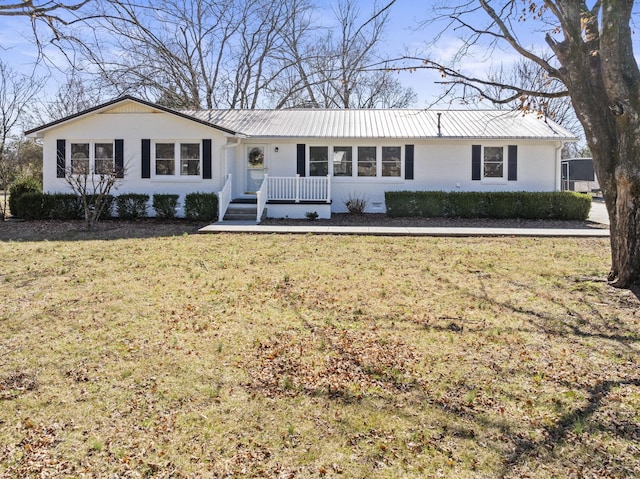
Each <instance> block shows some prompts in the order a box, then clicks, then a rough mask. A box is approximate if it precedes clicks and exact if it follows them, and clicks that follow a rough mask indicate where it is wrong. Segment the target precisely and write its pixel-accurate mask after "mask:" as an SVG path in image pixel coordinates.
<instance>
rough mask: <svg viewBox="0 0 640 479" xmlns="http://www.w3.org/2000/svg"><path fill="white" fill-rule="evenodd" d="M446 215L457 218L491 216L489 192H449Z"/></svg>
mask: <svg viewBox="0 0 640 479" xmlns="http://www.w3.org/2000/svg"><path fill="white" fill-rule="evenodd" d="M445 216H451V217H456V218H484V217H487V216H489V212H488V211H487V194H486V193H477V192H474V191H468V192H467V191H464V192H453V193H449V194H447V196H446V200H445Z"/></svg>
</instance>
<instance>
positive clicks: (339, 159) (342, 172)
mask: <svg viewBox="0 0 640 479" xmlns="http://www.w3.org/2000/svg"><path fill="white" fill-rule="evenodd" d="M352 151H353V149H352V148H351V147H350V146H335V147H334V148H333V176H353V162H352V160H353V158H352V157H353V153H352Z"/></svg>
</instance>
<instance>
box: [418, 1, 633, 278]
mask: <svg viewBox="0 0 640 479" xmlns="http://www.w3.org/2000/svg"><path fill="white" fill-rule="evenodd" d="M443 4H444V6H443ZM438 8H439V10H438V11H437V12H436V16H437V18H439V19H441V20H443V19H444V20H446V22H447V31H451V30H455V31H457V32H461V33H463V36H462V40H463V47H462V50H461V52H460V54H461V55H462V56H464V55H465V54H466V53H468V52H469V51H470V49H472V48H474V47H477V46H480V45H482V46H483V47H484V48H486V49H488V50H487V51H497V50H496V49H497V48H498V47H500V48H509V49H511V50H512V51H515V52H516V53H517V54H518V55H520V56H522V57H524V58H526V59H528V60H529V61H531V62H533V63H534V64H536V65H537V66H538V67H539V68H540V69H541V70H542V71H544V72H545V74H546V75H547V77H548V78H549V79H550V80H552V81H557V82H558V84H559V85H562V88H559V89H554V90H552V91H545V90H544V89H542V88H538V87H535V86H532V85H528V84H526V83H513V84H511V83H509V82H494V81H492V80H491V79H490V78H487V77H482V76H476V75H473V74H470V73H468V72H465V71H464V70H463V69H462V68H459V66H456V65H455V64H445V63H443V62H438V61H436V60H435V59H432V58H421V59H420V62H419V63H414V64H412V65H410V67H411V68H430V69H436V70H439V71H440V72H441V73H442V74H443V75H444V76H445V77H446V78H447V79H449V80H448V81H450V82H451V84H452V85H455V86H456V87H459V88H463V89H464V88H466V89H467V91H468V92H474V94H480V95H482V96H483V97H485V98H487V99H489V100H491V101H494V102H497V103H503V104H506V103H510V102H512V101H514V100H518V99H521V98H525V100H524V101H525V102H526V101H528V100H526V99H528V98H544V99H555V98H561V97H564V96H568V97H569V98H570V99H571V103H572V105H573V108H574V110H575V112H576V115H577V117H578V120H579V121H580V124H581V125H582V127H583V128H584V132H585V136H586V139H587V144H588V146H589V149H590V150H591V154H592V157H593V160H594V166H595V170H596V174H597V175H598V179H599V182H600V186H601V188H602V192H603V195H604V199H605V202H606V205H607V210H608V212H609V218H610V221H611V226H610V228H611V236H610V238H611V240H610V241H611V259H612V261H611V263H612V264H611V271H610V273H609V276H608V279H609V281H610V283H611V284H612V285H614V286H618V287H630V286H631V285H633V284H634V283H636V282H638V281H640V135H638V131H640V71H639V69H638V65H637V63H636V60H635V57H634V53H633V43H632V29H631V19H632V12H633V9H634V2H633V1H631V0H624V1H614V0H594V1H586V0H556V1H552V0H544V1H541V2H534V1H532V0H525V1H521V0H510V1H503V2H495V1H489V0H468V1H458V2H455V1H452V2H444V3H443V2H439V4H438ZM524 22H527V24H526V28H527V29H528V31H529V32H532V31H535V32H537V33H539V34H540V35H541V40H543V41H544V42H545V43H546V45H547V47H548V49H549V50H548V52H544V51H536V50H534V49H532V48H528V47H526V46H524V45H523V42H521V41H520V40H519V36H518V30H519V29H520V28H524V27H523V23H524ZM532 24H533V25H535V28H532V27H531V25H532ZM529 41H531V40H529ZM496 93H499V94H498V95H496Z"/></svg>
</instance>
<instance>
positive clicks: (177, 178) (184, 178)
mask: <svg viewBox="0 0 640 479" xmlns="http://www.w3.org/2000/svg"><path fill="white" fill-rule="evenodd" d="M158 143H161V144H162V143H173V162H174V164H173V171H174V174H173V175H157V174H156V144H158ZM181 143H193V144H197V145H198V149H199V155H200V168H199V170H200V173H199V174H198V175H181V174H180V144H181ZM150 156H151V159H150V160H151V161H150V162H151V180H152V181H160V182H179V183H185V182H201V181H202V166H203V165H202V140H185V139H180V140H176V139H170V138H169V139H166V140H165V139H157V140H151V152H150Z"/></svg>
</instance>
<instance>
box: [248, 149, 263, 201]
mask: <svg viewBox="0 0 640 479" xmlns="http://www.w3.org/2000/svg"><path fill="white" fill-rule="evenodd" d="M265 151H266V147H265V146H264V145H250V146H248V147H247V160H246V175H245V188H244V191H245V193H247V194H255V193H256V192H257V191H258V190H259V189H260V186H261V185H262V180H264V175H265V171H266V170H265V165H264V154H265Z"/></svg>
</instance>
